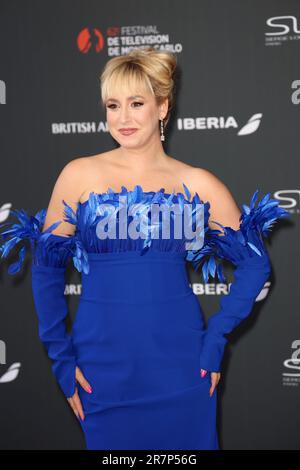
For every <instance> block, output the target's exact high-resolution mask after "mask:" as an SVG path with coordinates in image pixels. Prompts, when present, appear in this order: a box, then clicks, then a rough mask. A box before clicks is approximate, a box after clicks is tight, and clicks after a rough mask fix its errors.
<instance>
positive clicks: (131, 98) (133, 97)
mask: <svg viewBox="0 0 300 470" xmlns="http://www.w3.org/2000/svg"><path fill="white" fill-rule="evenodd" d="M136 98H144V96H142V95H134V96H128V98H127V100H128V101H129V100H134V99H136ZM107 101H118V100H117V99H116V98H108V100H107Z"/></svg>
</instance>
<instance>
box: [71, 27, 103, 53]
mask: <svg viewBox="0 0 300 470" xmlns="http://www.w3.org/2000/svg"><path fill="white" fill-rule="evenodd" d="M77 47H78V49H79V50H80V52H82V53H83V54H86V53H87V52H90V51H93V50H94V51H96V52H100V51H101V50H102V49H103V47H104V37H103V34H102V33H101V31H99V29H97V28H91V29H89V28H84V29H82V30H81V31H80V33H79V34H78V36H77Z"/></svg>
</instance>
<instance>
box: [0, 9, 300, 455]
mask: <svg viewBox="0 0 300 470" xmlns="http://www.w3.org/2000/svg"><path fill="white" fill-rule="evenodd" d="M149 45H151V46H154V47H157V48H158V49H160V50H166V51H172V52H173V53H175V54H176V55H177V59H178V68H179V71H180V86H179V89H178V92H177V101H176V107H175V109H174V111H173V114H172V118H171V121H170V123H169V124H168V126H167V129H166V132H165V135H166V140H165V142H164V144H163V145H164V148H165V151H166V153H167V154H169V155H172V156H173V157H175V158H176V159H178V160H181V161H183V162H186V163H188V164H191V165H194V166H198V167H201V168H205V169H207V170H209V171H211V172H213V173H214V174H215V175H217V176H218V177H219V178H220V179H221V180H222V181H223V182H224V183H225V184H226V185H227V186H228V187H229V188H230V190H231V192H232V194H233V196H234V198H235V199H236V201H237V204H238V205H239V207H240V208H242V204H249V203H250V198H251V196H252V194H253V193H254V191H255V190H256V189H259V196H262V195H263V194H266V193H268V192H269V193H270V194H271V197H273V198H275V199H277V200H278V201H279V202H280V206H281V207H283V208H285V209H286V210H288V211H289V212H290V214H291V217H290V219H289V220H282V221H280V222H279V223H278V224H276V225H275V226H274V229H273V231H272V234H271V236H270V239H269V240H268V242H267V247H268V251H269V254H270V258H271V263H272V274H271V276H270V279H269V280H268V282H267V283H266V284H265V286H264V288H263V290H262V291H261V293H260V295H259V296H258V297H257V299H256V302H255V305H254V308H253V310H252V312H251V315H249V317H248V318H247V319H246V320H245V321H244V322H243V323H242V324H241V325H240V326H239V327H238V328H237V329H236V330H235V331H234V332H232V333H231V334H230V336H229V343H228V345H227V347H226V350H225V355H224V359H223V363H222V376H221V381H220V383H219V385H218V430H219V436H220V446H221V448H222V449H299V448H300V442H299V423H300V411H299V393H300V360H299V359H300V314H299V306H298V303H299V298H298V297H297V292H298V287H297V285H298V279H299V275H300V268H299V261H300V258H299V197H300V184H299V171H300V161H299V155H298V154H299V139H300V133H299V125H300V62H299V54H300V3H299V2H298V1H296V0H294V1H292V0H287V1H285V2H282V1H278V0H273V1H271V0H265V1H264V2H261V1H259V0H256V1H255V0H252V1H250V0H248V1H243V2H241V1H238V0H225V1H221V0H220V1H216V0H187V1H186V2H182V1H180V0H169V1H168V0H160V1H156V0H153V1H152V2H151V1H145V0H131V1H129V0H128V1H126V2H122V1H121V0H110V1H109V2H99V1H97V0H89V1H88V2H86V1H84V0H60V1H58V0H42V1H33V0H25V1H16V0H10V1H7V0H0V151H1V171H0V175H1V179H0V223H5V222H7V221H10V220H11V217H12V212H11V211H12V210H14V209H20V208H23V209H25V210H26V211H27V212H28V213H29V214H32V215H34V214H35V213H36V212H37V211H38V210H40V209H41V208H47V205H48V203H49V198H50V195H51V192H52V189H53V186H54V183H55V181H56V179H57V177H58V175H59V173H60V171H61V170H62V168H63V167H64V166H65V165H66V164H67V163H68V162H69V161H70V160H73V159H74V158H77V157H83V156H90V155H95V154H99V153H102V152H104V151H107V150H110V149H113V148H116V147H117V145H118V144H117V143H116V142H115V141H114V140H113V138H112V137H111V135H110V133H109V132H108V128H107V123H106V116H105V113H104V110H103V109H102V107H101V101H100V88H99V76H100V74H101V72H102V69H103V67H104V65H105V63H106V62H107V61H108V60H109V59H110V58H112V57H115V56H118V55H121V54H126V53H128V52H129V51H130V50H131V49H132V48H142V47H145V46H149ZM112 186H113V182H112ZM200 197H201V194H200ZM15 260H16V256H14V255H12V256H10V258H9V260H2V262H1V263H0V292H1V293H0V296H1V315H0V414H1V420H0V448H1V449H84V437H83V435H82V431H81V428H80V424H79V422H78V421H77V419H76V417H75V415H74V413H73V411H72V409H71V408H70V406H69V404H68V403H67V401H66V399H65V397H64V395H63V394H62V392H61V390H60V388H59V386H58V384H57V383H56V381H55V378H54V376H53V374H52V371H51V363H50V360H49V359H48V356H47V354H46V351H45V349H44V347H43V345H42V344H41V342H40V340H39V338H38V324H37V316H36V313H35V309H34V304H33V298H32V292H31V279H30V263H31V259H30V252H29V253H27V257H26V260H25V263H24V266H23V268H22V269H21V271H20V273H18V274H17V275H16V276H10V275H9V274H8V273H7V268H8V265H9V264H11V263H12V262H13V261H15ZM188 270H189V275H190V281H191V285H192V287H193V289H194V292H195V293H196V294H197V296H198V299H199V302H200V304H201V306H202V308H203V310H204V312H205V317H206V319H208V318H209V316H210V315H212V314H213V313H214V312H216V311H217V308H218V305H219V301H220V298H221V296H222V295H226V294H227V293H228V291H229V288H230V282H228V284H222V283H219V282H217V281H214V280H210V282H209V283H208V284H204V281H203V278H202V275H201V272H198V271H197V272H195V271H194V270H193V269H192V267H191V266H189V267H188ZM225 274H228V276H226V277H227V279H229V280H230V279H233V267H232V266H225ZM117 288H118V286H116V289H117ZM80 292H81V279H80V274H79V273H78V272H77V271H75V270H74V268H73V269H72V267H69V268H68V271H67V276H66V288H65V295H66V298H67V302H68V307H69V312H70V314H69V317H68V321H67V327H68V328H71V325H72V320H73V319H74V315H75V313H76V308H77V305H78V301H79V298H80Z"/></svg>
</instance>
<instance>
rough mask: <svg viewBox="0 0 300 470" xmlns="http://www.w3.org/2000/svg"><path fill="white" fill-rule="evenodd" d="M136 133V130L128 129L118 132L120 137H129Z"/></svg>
mask: <svg viewBox="0 0 300 470" xmlns="http://www.w3.org/2000/svg"><path fill="white" fill-rule="evenodd" d="M136 131H137V129H128V130H124V131H120V132H121V134H122V135H131V134H134V133H135V132H136Z"/></svg>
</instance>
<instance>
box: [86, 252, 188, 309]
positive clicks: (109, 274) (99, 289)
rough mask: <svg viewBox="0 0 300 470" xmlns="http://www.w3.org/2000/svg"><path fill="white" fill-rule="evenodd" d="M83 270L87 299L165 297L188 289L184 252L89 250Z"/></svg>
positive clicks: (147, 298)
mask: <svg viewBox="0 0 300 470" xmlns="http://www.w3.org/2000/svg"><path fill="white" fill-rule="evenodd" d="M88 257H89V266H90V270H89V273H88V274H84V273H82V296H81V297H82V298H83V299H86V300H93V301H97V300H115V301H118V300H120V301H129V302H134V301H142V300H145V301H147V300H151V299H153V300H167V299H172V298H179V297H182V296H185V295H188V294H189V293H190V292H191V287H190V282H189V278H188V274H187V267H186V262H185V253H182V252H156V251H150V250H149V251H147V252H145V253H144V254H141V252H139V251H127V252H111V253H109V252H106V253H89V254H88Z"/></svg>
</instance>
